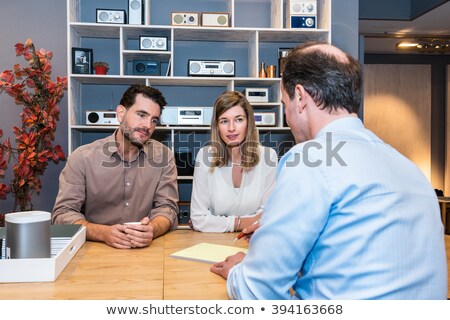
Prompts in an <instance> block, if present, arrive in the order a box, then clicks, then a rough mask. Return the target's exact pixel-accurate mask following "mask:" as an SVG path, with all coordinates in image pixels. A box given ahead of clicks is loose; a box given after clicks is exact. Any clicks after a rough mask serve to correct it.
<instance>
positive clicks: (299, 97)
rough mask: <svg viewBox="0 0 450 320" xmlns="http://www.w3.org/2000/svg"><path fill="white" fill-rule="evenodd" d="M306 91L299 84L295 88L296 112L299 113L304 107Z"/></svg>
mask: <svg viewBox="0 0 450 320" xmlns="http://www.w3.org/2000/svg"><path fill="white" fill-rule="evenodd" d="M306 94H307V93H306V91H305V88H304V87H303V86H302V85H301V84H297V85H296V86H295V98H294V100H295V102H296V103H297V107H298V111H299V112H300V113H301V112H303V110H304V109H305V107H306Z"/></svg>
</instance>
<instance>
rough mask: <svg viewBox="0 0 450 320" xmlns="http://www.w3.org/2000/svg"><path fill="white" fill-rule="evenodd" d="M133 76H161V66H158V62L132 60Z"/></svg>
mask: <svg viewBox="0 0 450 320" xmlns="http://www.w3.org/2000/svg"><path fill="white" fill-rule="evenodd" d="M133 74H135V75H150V76H160V75H161V65H160V63H159V61H150V60H134V61H133Z"/></svg>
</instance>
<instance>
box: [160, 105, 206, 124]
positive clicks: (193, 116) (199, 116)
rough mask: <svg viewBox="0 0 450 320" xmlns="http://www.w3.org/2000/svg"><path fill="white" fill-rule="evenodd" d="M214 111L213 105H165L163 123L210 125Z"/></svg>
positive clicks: (162, 114)
mask: <svg viewBox="0 0 450 320" xmlns="http://www.w3.org/2000/svg"><path fill="white" fill-rule="evenodd" d="M212 113H213V108H212V107H165V108H164V109H163V111H162V113H161V124H164V125H197V126H209V125H211V118H212Z"/></svg>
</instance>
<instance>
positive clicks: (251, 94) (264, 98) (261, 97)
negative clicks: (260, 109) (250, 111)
mask: <svg viewBox="0 0 450 320" xmlns="http://www.w3.org/2000/svg"><path fill="white" fill-rule="evenodd" d="M244 94H245V97H246V98H247V100H248V102H269V89H267V88H246V89H245V90H244Z"/></svg>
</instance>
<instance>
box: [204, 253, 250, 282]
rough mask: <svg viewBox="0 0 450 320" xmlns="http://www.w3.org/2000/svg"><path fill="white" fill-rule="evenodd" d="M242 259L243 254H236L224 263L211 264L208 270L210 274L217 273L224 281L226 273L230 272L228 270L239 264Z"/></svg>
mask: <svg viewBox="0 0 450 320" xmlns="http://www.w3.org/2000/svg"><path fill="white" fill-rule="evenodd" d="M244 258H245V253H243V252H238V253H236V254H235V255H233V256H229V257H227V258H226V259H225V261H222V262H218V263H215V264H213V265H212V266H211V268H210V269H209V270H211V272H214V273H217V274H218V275H219V276H222V277H223V278H224V279H228V272H230V269H231V268H232V267H234V266H235V265H236V264H238V263H239V262H241V261H242V260H244Z"/></svg>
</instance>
